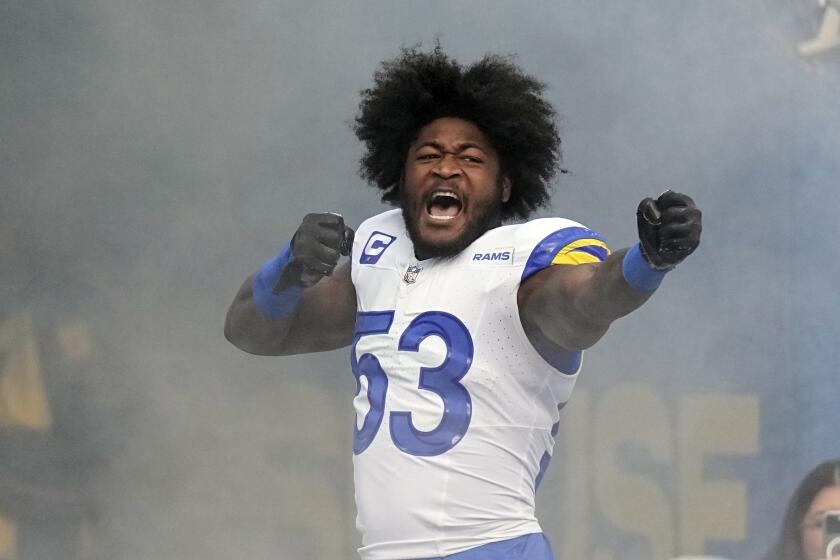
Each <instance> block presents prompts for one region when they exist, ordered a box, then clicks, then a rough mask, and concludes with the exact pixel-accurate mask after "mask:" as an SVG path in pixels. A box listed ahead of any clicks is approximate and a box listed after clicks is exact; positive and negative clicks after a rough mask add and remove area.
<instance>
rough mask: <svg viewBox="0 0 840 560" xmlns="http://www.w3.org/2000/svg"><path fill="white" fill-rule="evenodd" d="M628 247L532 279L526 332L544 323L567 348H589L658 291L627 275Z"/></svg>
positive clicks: (524, 298)
mask: <svg viewBox="0 0 840 560" xmlns="http://www.w3.org/2000/svg"><path fill="white" fill-rule="evenodd" d="M626 252H627V250H626V249H622V250H620V251H616V252H615V253H613V254H611V255H610V256H609V257H607V259H606V260H605V261H604V262H602V263H599V264H581V265H577V266H573V265H557V266H551V267H548V268H546V269H544V270H542V271H540V272H538V273H537V274H534V275H533V276H531V277H530V278H528V279H527V280H526V281H525V282H524V283H523V284H522V285H521V286H520V287H519V311H520V317H521V318H522V325H523V327H524V328H525V332H526V333H528V334H529V335H530V333H531V332H533V330H534V329H535V328H538V329H539V330H541V331H542V333H543V334H544V335H545V336H546V337H548V339H549V340H551V341H552V342H554V343H555V344H558V345H559V346H560V347H562V348H565V349H566V350H572V351H574V350H583V349H585V348H589V347H590V346H592V345H593V344H595V343H596V342H598V340H599V339H600V338H601V337H602V336H604V333H606V332H607V329H608V328H609V326H610V323H612V322H613V321H614V320H616V319H618V318H619V317H623V316H624V315H627V314H628V313H630V312H631V311H633V310H634V309H636V308H638V307H639V306H641V305H642V304H643V303H644V302H645V301H647V300H648V298H650V296H651V295H653V292H643V291H640V290H636V289H634V288H632V287H630V285H628V284H627V282H626V281H625V280H624V277H623V276H622V273H621V264H622V260H623V259H624V255H625V253H626Z"/></svg>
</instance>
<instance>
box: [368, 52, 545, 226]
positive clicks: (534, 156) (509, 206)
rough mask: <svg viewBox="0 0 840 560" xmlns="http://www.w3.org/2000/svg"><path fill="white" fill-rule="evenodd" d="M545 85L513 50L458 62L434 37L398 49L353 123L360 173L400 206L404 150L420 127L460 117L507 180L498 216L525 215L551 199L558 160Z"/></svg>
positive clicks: (379, 73) (376, 77) (385, 199)
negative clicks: (428, 43)
mask: <svg viewBox="0 0 840 560" xmlns="http://www.w3.org/2000/svg"><path fill="white" fill-rule="evenodd" d="M544 89H545V86H544V84H542V83H541V82H539V81H537V80H536V79H534V78H533V77H531V76H528V75H526V74H524V73H523V72H522V70H521V69H520V68H519V67H518V66H516V65H515V64H514V63H513V62H512V60H511V57H503V56H499V55H486V56H485V57H484V58H482V59H481V60H480V61H478V62H476V63H474V64H473V65H471V66H469V67H467V68H462V66H461V65H460V64H459V63H458V62H457V61H455V60H452V59H450V58H449V57H448V56H447V55H446V54H445V53H444V52H443V50H442V49H441V47H440V45H439V44H438V45H436V47H435V48H434V50H432V51H431V52H421V51H419V50H418V48H417V47H413V48H403V49H402V50H401V54H400V56H398V57H396V58H395V59H393V60H388V61H385V62H383V63H382V66H381V68H380V69H379V70H377V72H376V73H375V74H374V84H373V87H371V88H369V89H365V90H362V92H361V95H362V99H361V102H360V103H359V113H358V115H357V116H356V122H355V126H354V131H355V133H356V136H357V137H358V138H359V140H361V141H362V143H363V144H364V146H365V153H364V154H363V155H362V159H361V166H360V171H359V173H360V175H361V176H362V178H363V179H365V180H367V181H368V182H370V183H371V184H373V185H374V186H376V187H378V188H379V189H381V190H382V191H383V194H382V201H383V202H387V203H390V204H392V205H395V206H397V205H399V201H400V186H401V184H402V178H403V169H404V165H405V158H406V154H407V152H408V148H409V145H410V144H411V142H412V141H413V140H414V139H415V138H416V137H417V134H418V133H419V131H420V129H421V128H423V127H424V126H426V125H427V124H429V123H430V122H432V121H434V120H435V119H438V118H442V117H456V118H461V119H464V120H466V121H470V122H472V123H473V124H475V125H476V126H477V127H478V128H479V129H480V130H481V131H482V132H483V133H484V134H485V135H486V136H487V138H488V139H489V141H490V143H491V144H492V145H493V147H494V148H495V149H496V152H497V153H498V155H499V159H500V164H501V169H502V173H503V174H504V175H505V176H506V177H507V178H508V179H509V180H510V182H511V185H512V189H511V197H510V200H509V201H508V202H507V203H506V204H504V205H503V207H502V217H503V218H504V219H510V218H513V217H518V218H527V217H528V216H529V215H530V214H531V213H532V212H533V211H534V210H536V209H537V208H539V207H542V206H545V205H546V203H547V202H548V199H549V197H550V194H549V189H550V183H549V182H550V181H551V179H552V178H553V177H554V175H555V173H556V172H557V171H558V165H559V160H560V136H559V134H558V133H557V128H556V126H555V123H554V109H553V108H552V107H551V105H550V104H549V103H548V102H547V101H546V100H545V99H543V98H542V92H543V90H544Z"/></svg>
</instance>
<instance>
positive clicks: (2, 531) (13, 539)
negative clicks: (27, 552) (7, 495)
mask: <svg viewBox="0 0 840 560" xmlns="http://www.w3.org/2000/svg"><path fill="white" fill-rule="evenodd" d="M17 557H18V555H17V527H16V526H15V524H14V522H13V521H12V520H10V519H7V518H5V517H3V516H2V515H0V560H17Z"/></svg>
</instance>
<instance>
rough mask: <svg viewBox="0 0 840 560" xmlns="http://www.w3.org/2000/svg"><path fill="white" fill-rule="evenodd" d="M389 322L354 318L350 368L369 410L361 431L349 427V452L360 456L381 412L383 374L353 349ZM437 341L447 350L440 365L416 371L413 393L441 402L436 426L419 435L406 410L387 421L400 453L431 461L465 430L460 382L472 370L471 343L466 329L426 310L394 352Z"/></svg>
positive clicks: (381, 314)
mask: <svg viewBox="0 0 840 560" xmlns="http://www.w3.org/2000/svg"><path fill="white" fill-rule="evenodd" d="M393 320H394V312H393V311H374V312H368V313H359V315H358V316H357V318H356V336H355V338H354V340H353V349H352V352H351V357H350V363H351V366H352V368H353V375H354V376H355V377H356V395H358V394H359V391H361V389H362V385H361V377H362V376H365V377H366V378H367V381H368V384H367V385H368V386H367V398H368V402H369V403H370V410H369V411H368V413H367V414H366V415H365V419H364V422H363V423H362V427H361V428H359V427H358V426H355V427H354V437H353V452H354V453H355V454H356V455H358V454H359V453H362V452H363V451H364V450H365V449H367V448H368V446H369V445H370V444H371V442H372V441H373V439H374V437H376V433H377V431H379V426H380V425H381V424H382V420H383V417H384V413H385V396H386V394H387V391H388V375H387V374H386V372H385V371H384V370H383V369H382V366H381V364H380V363H379V359H378V358H377V357H376V356H374V355H373V354H371V353H366V354H363V355H362V356H360V357H358V359H357V357H356V346H357V345H358V343H359V340H360V339H361V338H362V337H364V336H369V335H374V334H384V333H387V332H388V331H389V330H390V328H391V323H392V322H393ZM430 336H435V337H438V338H440V339H441V340H442V341H443V343H444V344H445V345H446V356H445V357H444V359H443V362H442V363H441V364H439V365H437V366H435V367H421V368H420V382H419V384H418V389H420V390H423V391H432V392H433V393H436V394H437V395H438V396H440V398H441V399H442V400H443V414H442V415H441V419H440V422H439V423H438V425H437V427H435V428H434V429H433V430H430V431H422V430H418V429H417V428H416V427H415V426H414V423H413V422H412V419H411V411H393V412H391V416H390V420H389V422H390V432H391V439H392V440H393V441H394V445H396V446H397V447H398V448H399V449H401V450H402V451H404V452H405V453H409V454H411V455H422V456H426V457H428V456H433V455H440V454H441V453H446V452H447V451H449V450H450V449H452V448H453V447H454V446H455V444H457V443H458V442H459V441H460V440H461V438H462V437H464V434H466V433H467V428H469V425H470V417H471V416H472V401H471V399H470V394H469V392H468V391H467V389H466V388H465V387H464V386H463V385H461V383H460V381H461V379H462V378H463V377H464V376H465V375H466V374H467V372H468V371H469V369H470V366H471V365H472V359H473V341H472V338H471V337H470V333H469V331H468V330H467V327H465V326H464V323H462V322H461V321H460V320H459V319H458V318H457V317H455V316H454V315H450V314H449V313H445V312H443V311H427V312H426V313H422V314H420V315H418V316H417V317H416V318H415V319H414V320H413V321H412V322H411V324H409V325H408V327H407V328H406V330H405V331H404V332H403V334H402V336H401V337H400V340H399V343H398V345H397V350H398V351H400V352H418V351H419V350H420V344H421V343H422V342H423V341H424V340H425V339H426V338H428V337H430Z"/></svg>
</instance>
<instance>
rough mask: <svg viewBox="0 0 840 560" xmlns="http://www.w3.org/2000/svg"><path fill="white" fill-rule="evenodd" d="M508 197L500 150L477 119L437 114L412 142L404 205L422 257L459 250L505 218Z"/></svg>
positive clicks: (405, 182) (408, 160)
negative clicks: (494, 146) (503, 208)
mask: <svg viewBox="0 0 840 560" xmlns="http://www.w3.org/2000/svg"><path fill="white" fill-rule="evenodd" d="M508 199H510V181H508V179H507V178H505V177H502V176H501V175H500V165H499V158H498V156H497V154H496V150H495V149H494V148H493V146H492V145H491V144H490V142H489V141H488V140H487V138H486V137H485V136H484V134H483V133H482V132H481V130H479V129H478V127H477V126H475V125H474V124H473V123H471V122H469V121H465V120H463V119H458V118H453V117H444V118H440V119H437V120H435V121H432V122H431V123H429V124H428V125H426V126H425V127H423V128H422V129H420V132H419V133H418V134H417V138H416V139H415V140H414V142H412V143H411V145H410V146H409V147H408V154H407V155H406V160H405V180H404V181H403V185H402V189H401V193H400V202H401V204H400V205H401V206H402V211H403V219H404V220H405V225H406V228H407V229H408V233H409V235H410V236H411V240H412V242H413V243H414V253H415V255H416V256H417V258H419V259H427V258H430V257H444V256H452V255H455V254H457V253H460V252H461V251H463V250H464V249H465V248H466V247H467V246H468V245H469V244H470V243H472V242H473V241H475V240H476V239H477V238H478V237H480V236H481V235H482V234H484V232H485V231H487V230H488V229H491V228H494V227H496V226H498V225H499V224H500V223H501V212H502V204H503V203H505V202H507V201H508Z"/></svg>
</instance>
